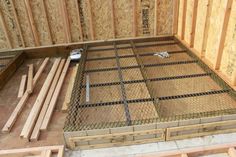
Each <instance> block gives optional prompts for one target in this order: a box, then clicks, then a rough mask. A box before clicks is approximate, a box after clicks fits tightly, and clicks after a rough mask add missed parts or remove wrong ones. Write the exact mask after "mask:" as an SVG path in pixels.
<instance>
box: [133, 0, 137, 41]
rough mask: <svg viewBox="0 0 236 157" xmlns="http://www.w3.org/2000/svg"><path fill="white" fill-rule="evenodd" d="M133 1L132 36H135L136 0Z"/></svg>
mask: <svg viewBox="0 0 236 157" xmlns="http://www.w3.org/2000/svg"><path fill="white" fill-rule="evenodd" d="M132 3H133V36H134V37H136V36H137V13H136V12H137V4H136V0H133V1H132Z"/></svg>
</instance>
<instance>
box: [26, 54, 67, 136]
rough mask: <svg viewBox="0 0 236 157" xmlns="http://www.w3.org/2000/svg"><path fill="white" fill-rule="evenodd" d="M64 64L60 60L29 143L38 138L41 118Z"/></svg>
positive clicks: (63, 61)
mask: <svg viewBox="0 0 236 157" xmlns="http://www.w3.org/2000/svg"><path fill="white" fill-rule="evenodd" d="M64 64H65V59H62V60H61V62H60V65H59V67H58V69H57V72H56V75H55V77H54V78H53V81H52V85H51V86H50V89H49V91H48V94H47V97H46V99H45V101H44V104H43V107H42V109H41V111H40V114H39V117H38V120H37V122H36V124H35V126H34V130H33V132H32V135H31V137H30V141H37V140H38V137H39V134H40V127H41V124H42V122H43V118H44V116H45V114H46V112H47V109H48V106H49V103H50V100H51V98H52V95H53V92H54V90H55V88H56V85H57V82H58V80H59V77H60V75H61V71H62V68H63V66H64Z"/></svg>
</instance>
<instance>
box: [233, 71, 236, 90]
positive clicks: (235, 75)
mask: <svg viewBox="0 0 236 157" xmlns="http://www.w3.org/2000/svg"><path fill="white" fill-rule="evenodd" d="M232 84H233V85H234V86H236V69H235V70H234V72H233V76H232Z"/></svg>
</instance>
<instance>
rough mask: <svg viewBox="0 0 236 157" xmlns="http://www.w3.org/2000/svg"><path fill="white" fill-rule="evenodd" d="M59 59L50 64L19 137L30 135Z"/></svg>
mask: <svg viewBox="0 0 236 157" xmlns="http://www.w3.org/2000/svg"><path fill="white" fill-rule="evenodd" d="M60 60H61V59H60V58H58V59H56V60H55V62H54V64H53V66H52V68H51V70H50V72H49V74H48V76H47V78H46V80H45V82H44V84H43V87H42V88H41V90H40V92H39V94H38V97H37V99H36V101H35V103H34V105H33V107H32V109H31V111H30V114H29V116H28V118H27V120H26V122H25V124H24V127H23V129H22V131H21V134H20V137H23V138H26V139H29V136H30V134H31V132H32V130H33V127H34V125H35V122H36V120H37V117H38V115H39V112H40V109H41V107H42V105H43V102H44V100H45V97H46V95H47V92H48V90H49V87H50V85H51V83H52V80H53V77H54V75H55V73H56V70H57V68H58V65H59V63H60Z"/></svg>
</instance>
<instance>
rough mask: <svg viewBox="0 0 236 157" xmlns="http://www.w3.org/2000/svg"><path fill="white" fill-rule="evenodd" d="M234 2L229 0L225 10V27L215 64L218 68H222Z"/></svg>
mask: <svg viewBox="0 0 236 157" xmlns="http://www.w3.org/2000/svg"><path fill="white" fill-rule="evenodd" d="M232 4H233V0H228V2H227V6H226V10H225V16H224V22H223V27H222V31H221V35H220V45H219V48H218V51H217V54H216V62H215V64H214V68H215V69H216V70H219V69H220V65H221V60H222V56H223V51H224V45H225V39H226V34H227V30H228V24H229V18H230V14H231V10H232V9H231V7H232Z"/></svg>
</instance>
